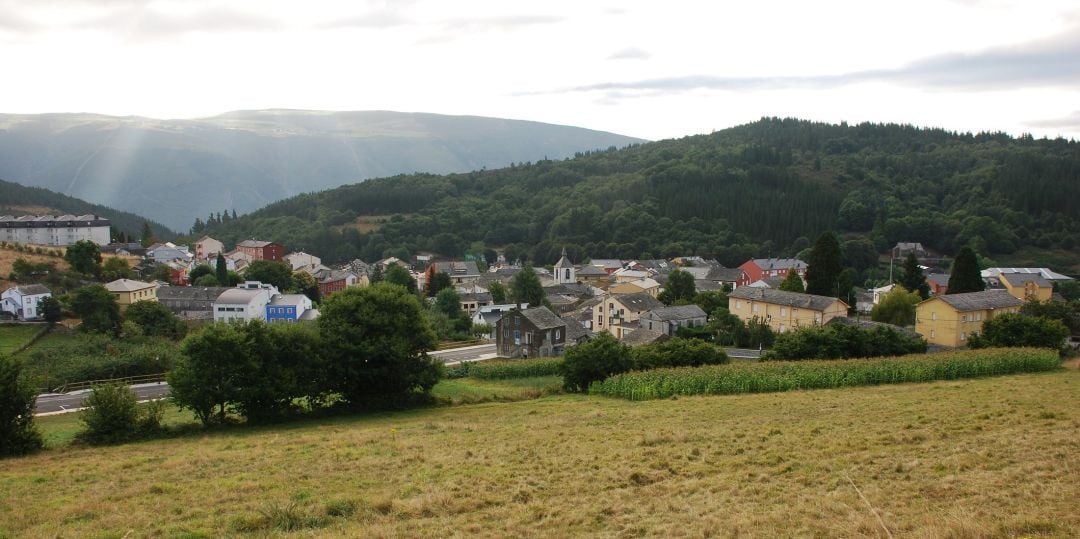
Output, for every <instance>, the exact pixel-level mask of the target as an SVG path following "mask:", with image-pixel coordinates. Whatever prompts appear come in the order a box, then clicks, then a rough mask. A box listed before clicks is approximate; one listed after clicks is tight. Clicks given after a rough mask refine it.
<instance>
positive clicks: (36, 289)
mask: <svg viewBox="0 0 1080 539" xmlns="http://www.w3.org/2000/svg"><path fill="white" fill-rule="evenodd" d="M15 288H16V290H18V291H19V294H21V295H23V296H36V295H38V294H51V293H52V292H50V291H49V289H48V288H47V287H45V285H43V284H23V285H19V286H17V287H15Z"/></svg>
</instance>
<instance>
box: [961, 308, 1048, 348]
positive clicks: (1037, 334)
mask: <svg viewBox="0 0 1080 539" xmlns="http://www.w3.org/2000/svg"><path fill="white" fill-rule="evenodd" d="M1068 336H1069V328H1067V327H1065V324H1063V323H1061V321H1060V320H1051V319H1049V318H1042V317H1032V316H1026V315H1023V314H1013V313H1010V314H1003V315H1000V316H995V317H994V318H993V319H991V320H987V321H986V322H985V323H984V324H983V327H982V333H981V334H980V335H978V336H977V337H975V336H973V337H972V338H971V340H970V341H969V342H968V345H969V346H971V347H972V348H985V347H988V346H1033V347H1036V348H1052V349H1054V350H1061V349H1062V348H1063V347H1064V346H1065V339H1066V338H1067V337H1068Z"/></svg>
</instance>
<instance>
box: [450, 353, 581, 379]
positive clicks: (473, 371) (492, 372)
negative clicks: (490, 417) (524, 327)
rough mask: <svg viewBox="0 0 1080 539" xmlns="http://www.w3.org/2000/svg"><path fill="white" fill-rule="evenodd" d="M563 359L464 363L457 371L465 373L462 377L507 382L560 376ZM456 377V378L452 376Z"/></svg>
mask: <svg viewBox="0 0 1080 539" xmlns="http://www.w3.org/2000/svg"><path fill="white" fill-rule="evenodd" d="M561 364H562V358H556V357H551V358H547V357H545V358H535V359H506V360H495V361H478V362H475V363H462V364H460V365H459V366H458V367H457V369H458V370H462V371H464V373H463V374H461V375H460V376H462V377H463V376H468V377H470V378H480V379H482V380H506V379H510V378H531V377H534V376H552V375H556V374H559V365H561ZM451 377H454V376H451Z"/></svg>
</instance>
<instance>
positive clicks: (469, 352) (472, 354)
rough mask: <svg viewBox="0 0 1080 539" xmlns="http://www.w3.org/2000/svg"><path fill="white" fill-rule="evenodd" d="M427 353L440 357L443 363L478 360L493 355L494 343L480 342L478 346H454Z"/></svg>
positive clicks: (489, 357)
mask: <svg viewBox="0 0 1080 539" xmlns="http://www.w3.org/2000/svg"><path fill="white" fill-rule="evenodd" d="M428 355H430V356H432V357H437V358H439V359H441V360H442V361H443V363H458V362H461V361H479V360H482V359H491V358H493V357H495V344H494V343H493V344H481V345H478V346H466V347H465V348H454V349H452V350H440V351H437V352H431V353H429V354H428Z"/></svg>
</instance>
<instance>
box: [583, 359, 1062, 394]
mask: <svg viewBox="0 0 1080 539" xmlns="http://www.w3.org/2000/svg"><path fill="white" fill-rule="evenodd" d="M1060 366H1061V362H1060V360H1059V358H1058V354H1057V352H1056V351H1054V350H1044V349H1036V348H991V349H984V350H968V351H959V352H947V353H940V354H925V355H918V356H904V357H900V358H881V359H855V360H841V361H798V362H762V363H736V364H729V365H718V366H706V367H695V368H680V369H658V370H653V371H640V372H630V373H626V374H620V375H616V376H612V377H610V378H607V379H606V380H602V381H600V382H595V383H593V384H592V385H591V386H589V392H590V393H592V394H594V395H605V396H610V397H621V398H624V399H630V400H648V399H662V398H667V397H671V396H673V395H734V394H740V393H771V392H777V391H791V390H796V389H824V388H835V387H850V386H863V385H878V384H897V383H905V382H929V381H932V380H955V379H958V378H976V377H980V376H994V375H1002V374H1014V373H1021V372H1039V371H1049V370H1054V369H1057V368H1060Z"/></svg>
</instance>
